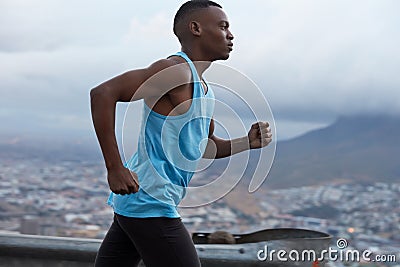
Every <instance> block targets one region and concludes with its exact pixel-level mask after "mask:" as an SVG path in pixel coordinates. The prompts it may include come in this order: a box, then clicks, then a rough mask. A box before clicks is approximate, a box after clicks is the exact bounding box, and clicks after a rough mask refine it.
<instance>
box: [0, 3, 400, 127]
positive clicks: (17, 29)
mask: <svg viewBox="0 0 400 267" xmlns="http://www.w3.org/2000/svg"><path fill="white" fill-rule="evenodd" d="M221 2H222V3H221V4H222V5H223V7H224V9H225V10H226V12H227V14H228V17H229V18H230V21H231V24H232V31H233V33H234V34H235V36H236V38H235V40H234V43H235V46H234V51H233V53H232V55H231V59H229V60H228V62H226V64H227V65H231V66H233V67H235V68H236V69H238V70H240V71H242V72H244V73H245V74H246V75H248V76H249V77H250V78H251V79H253V80H254V81H255V82H256V83H257V85H259V87H260V88H261V89H262V91H263V93H264V95H265V96H266V98H267V100H268V101H269V103H270V104H271V108H272V110H273V111H274V115H275V117H277V118H278V120H279V119H280V118H284V119H285V120H287V121H293V120H296V121H299V124H298V125H299V127H297V126H296V127H294V128H291V129H289V128H287V129H288V130H290V131H294V130H296V129H299V128H300V126H302V125H304V127H314V125H315V124H314V123H315V121H314V122H311V123H308V122H307V121H308V120H313V118H312V117H315V114H320V116H319V117H318V118H317V122H316V123H317V124H318V125H319V123H323V117H325V118H328V119H327V120H331V119H332V117H334V116H335V115H337V114H354V113H365V112H376V113H394V114H400V103H399V101H398V99H399V93H398V88H399V87H400V76H399V75H398V70H399V69H400V51H399V49H398V47H400V32H399V31H400V28H399V27H398V25H399V24H400V19H399V17H398V15H397V10H399V8H400V2H399V1H397V0H379V1H377V0H352V1H345V0H336V1H329V0H298V1H290V0H270V1H261V0H257V1H255V0H253V1H247V2H237V1H235V2H232V1H221ZM181 3H183V1H168V2H167V1H162V2H160V1H155V0H154V1H146V2H145V1H140V2H139V1H127V0H125V1H124V0H118V1H112V2H111V1H97V0H87V1H79V0H71V1H62V0H58V1H53V0H42V1H39V2H38V1H33V0H26V1H23V0H3V1H1V2H0V10H1V13H2V14H1V16H0V51H1V52H0V94H1V98H0V105H1V112H2V114H3V113H4V112H5V113H6V112H7V110H9V111H11V110H12V111H13V112H17V111H20V112H25V113H32V114H39V115H37V116H39V117H40V114H42V115H43V114H46V113H52V112H55V113H57V114H60V116H64V117H65V118H71V117H68V116H78V117H79V116H82V117H85V116H89V107H88V91H89V89H90V88H91V87H93V86H95V85H96V84H98V83H100V82H102V81H104V80H106V79H108V78H110V77H112V76H114V75H117V74H119V73H121V72H123V71H125V70H128V69H133V68H138V67H144V66H147V65H149V64H150V63H151V62H153V61H155V60H157V59H159V58H162V57H166V56H168V55H169V54H171V53H173V52H175V51H177V50H179V48H180V46H179V43H178V42H177V40H176V38H175V37H174V36H173V34H172V19H173V15H174V13H175V11H176V10H177V8H178V7H179V4H181ZM244 9H247V10H248V12H243V10H244ZM241 94H243V96H244V97H245V98H246V100H248V101H249V102H251V103H257V101H258V100H259V96H257V94H252V93H251V91H250V93H249V91H246V88H243V91H241ZM252 105H253V106H255V107H254V108H255V109H259V110H260V111H262V106H257V104H252ZM12 114H16V113H12ZM20 117H23V116H20ZM42 117H43V118H44V117H45V116H42ZM293 118H295V119H293ZM10 121H12V119H10ZM66 121H67V122H68V123H72V122H74V121H75V120H73V119H72V120H69V119H67V120H66ZM303 121H304V123H303ZM77 124H79V123H77ZM281 125H287V124H281ZM307 125H308V126H307ZM87 127H88V129H91V126H90V125H88V126H87ZM285 127H286V126H283V128H285ZM295 128H296V129H295Z"/></svg>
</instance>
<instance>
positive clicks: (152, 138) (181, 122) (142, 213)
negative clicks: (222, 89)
mask: <svg viewBox="0 0 400 267" xmlns="http://www.w3.org/2000/svg"><path fill="white" fill-rule="evenodd" d="M175 55H176V56H180V57H182V58H184V59H185V60H186V61H187V63H188V64H189V67H190V69H191V72H192V82H193V97H192V103H191V105H190V108H189V110H188V111H187V112H186V113H184V114H182V115H177V116H164V115H161V114H159V113H156V112H155V111H153V110H151V109H150V108H149V107H148V106H147V105H146V103H144V107H143V117H142V123H141V124H142V125H141V129H140V135H139V140H138V149H137V152H136V153H135V154H134V155H133V156H132V157H131V158H130V159H129V160H128V161H127V162H126V163H125V167H127V168H128V169H130V170H132V171H134V172H135V173H137V175H138V179H139V186H140V189H139V191H138V192H136V193H134V194H129V195H118V194H114V193H112V192H111V194H110V196H109V198H108V204H109V205H110V206H112V207H113V209H114V212H115V213H117V214H120V215H123V216H128V217H137V218H146V217H170V218H177V217H180V215H179V213H178V211H177V206H178V204H179V203H180V201H181V200H182V198H183V197H184V196H185V193H186V190H185V188H186V187H187V186H188V184H189V181H190V179H191V178H192V176H193V174H194V173H195V171H196V168H197V164H198V162H199V160H200V159H201V158H202V156H203V154H204V151H205V148H206V145H207V142H208V135H209V126H210V121H211V118H212V116H213V112H214V93H213V91H212V89H211V87H210V86H209V85H208V84H207V88H208V89H207V93H205V91H204V89H203V86H202V84H201V80H200V78H199V76H198V74H197V71H196V68H195V66H194V64H193V62H192V61H191V60H190V59H189V57H188V56H187V55H186V54H185V53H183V52H178V53H176V54H175Z"/></svg>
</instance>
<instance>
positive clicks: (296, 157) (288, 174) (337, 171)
mask: <svg viewBox="0 0 400 267" xmlns="http://www.w3.org/2000/svg"><path fill="white" fill-rule="evenodd" d="M399 132H400V117H390V116H356V117H340V118H338V119H337V120H336V121H335V122H334V123H333V124H332V125H330V126H328V127H326V128H323V129H318V130H314V131H311V132H308V133H306V134H304V135H302V136H299V137H297V138H294V139H291V140H288V141H283V142H278V143H277V149H276V155H275V159H274V163H273V165H272V168H271V171H270V173H269V176H268V179H267V181H266V182H265V186H267V187H272V188H278V187H279V188H283V187H296V186H307V185H318V184H326V183H328V182H329V183H332V182H346V183H348V182H356V183H371V182H389V183H391V182H400V135H399Z"/></svg>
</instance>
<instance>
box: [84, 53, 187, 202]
mask: <svg viewBox="0 0 400 267" xmlns="http://www.w3.org/2000/svg"><path fill="white" fill-rule="evenodd" d="M173 65H176V63H174V62H172V61H170V60H160V61H157V62H156V63H154V64H152V65H151V66H150V67H148V68H146V69H138V70H133V71H128V72H126V73H124V74H122V75H119V76H117V77H114V78H112V79H110V80H108V81H106V82H104V83H102V84H100V85H99V86H97V87H95V88H93V89H92V90H91V91H90V100H91V112H92V120H93V124H94V128H95V131H96V135H97V139H98V141H99V144H100V147H101V151H102V153H103V157H104V161H105V165H106V168H107V172H108V174H107V179H108V183H109V186H110V189H111V191H112V192H114V193H116V194H130V193H134V192H137V191H138V188H139V185H138V182H137V176H136V174H135V173H133V172H131V171H129V170H128V169H126V168H125V167H124V166H123V163H122V160H121V156H120V154H119V150H118V145H117V140H116V136H115V109H116V103H117V102H119V101H122V102H128V101H134V100H139V99H146V98H149V99H150V98H153V99H159V98H160V97H161V96H162V95H164V94H166V93H167V92H168V90H171V89H173V88H170V87H172V83H173V82H174V81H173V80H172V79H171V77H175V78H177V79H178V80H181V79H182V81H184V80H187V79H190V76H187V75H186V74H185V72H182V71H179V67H178V68H177V69H174V67H173ZM172 73H173V74H175V75H171V74H172ZM180 74H182V75H180ZM157 76H159V77H157ZM153 77H154V78H153ZM169 83H171V85H170V84H169ZM163 84H164V86H162V85H163ZM165 85H167V86H165ZM163 88H166V89H163ZM163 90H164V91H163Z"/></svg>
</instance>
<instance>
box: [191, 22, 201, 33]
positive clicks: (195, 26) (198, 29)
mask: <svg viewBox="0 0 400 267" xmlns="http://www.w3.org/2000/svg"><path fill="white" fill-rule="evenodd" d="M189 27H190V32H191V33H192V34H193V35H194V36H197V37H198V36H200V35H201V27H200V23H198V22H197V21H191V22H190V25H189Z"/></svg>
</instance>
